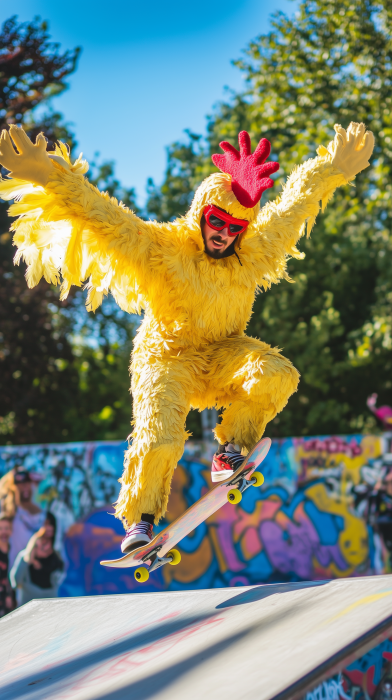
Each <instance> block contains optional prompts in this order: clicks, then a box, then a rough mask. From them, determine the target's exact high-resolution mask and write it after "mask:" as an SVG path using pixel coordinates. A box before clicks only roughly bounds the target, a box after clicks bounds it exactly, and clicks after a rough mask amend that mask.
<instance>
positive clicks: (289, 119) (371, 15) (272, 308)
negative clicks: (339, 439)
mask: <svg viewBox="0 0 392 700" xmlns="http://www.w3.org/2000/svg"><path fill="white" fill-rule="evenodd" d="M272 27H273V28H272V31H271V32H269V33H268V34H265V35H262V36H259V37H258V38H256V39H255V40H254V41H252V42H251V44H250V45H249V46H248V48H247V50H246V53H245V56H244V58H242V59H241V60H240V61H237V65H238V67H239V69H240V70H241V71H242V72H243V75H244V77H245V78H246V80H247V90H246V92H245V93H244V94H238V95H234V96H233V98H232V99H231V100H230V101H229V102H227V103H225V104H222V105H220V106H219V107H218V108H217V109H216V110H215V112H214V113H213V115H212V116H211V117H210V119H209V123H208V131H207V138H206V141H205V143H204V146H203V145H202V146H201V147H200V146H199V147H198V150H197V149H195V147H194V144H195V140H194V139H193V141H192V142H190V143H188V144H185V145H184V147H183V150H181V144H175V146H174V147H173V148H172V149H169V166H168V168H167V176H166V180H165V182H164V184H163V186H162V188H161V193H160V197H161V201H162V203H164V210H165V211H169V210H170V206H171V205H170V203H171V202H173V203H174V204H178V208H177V211H176V213H177V214H182V213H183V212H184V208H185V206H183V204H184V205H185V202H188V201H189V198H190V197H191V192H192V190H193V189H194V188H195V187H196V185H197V184H198V183H199V182H200V181H201V179H202V178H203V177H204V176H205V175H206V174H208V173H209V172H212V170H213V166H212V164H211V161H210V156H211V154H212V153H214V152H219V150H218V148H219V146H218V145H219V141H221V140H222V139H227V140H231V141H232V142H233V143H234V142H235V140H236V137H237V134H238V131H239V130H241V129H247V130H248V131H249V132H250V134H251V136H252V140H253V143H256V142H257V140H258V139H260V138H261V137H262V136H265V137H267V138H268V139H269V140H270V141H271V143H272V154H271V158H273V159H274V160H275V159H278V160H279V162H280V164H281V169H280V171H279V172H278V174H277V175H278V177H277V181H276V186H275V187H274V189H273V191H272V192H271V191H270V193H268V195H267V196H270V197H275V196H276V194H277V193H278V192H279V189H280V186H281V184H282V182H283V180H284V178H285V177H286V176H287V175H288V174H289V173H290V171H291V170H292V168H293V167H294V165H296V164H297V163H300V162H301V161H303V160H305V159H307V158H309V157H313V156H315V155H316V147H317V145H318V144H320V143H323V144H325V145H327V144H328V142H329V140H330V139H331V138H332V137H333V135H334V132H333V125H334V123H336V122H338V123H341V124H343V125H344V126H348V123H349V122H350V121H351V120H353V121H363V122H365V123H366V125H367V127H368V128H369V129H371V130H372V131H373V132H374V134H375V136H376V150H375V154H374V156H373V159H372V163H371V167H370V168H368V169H367V170H366V171H365V172H363V173H361V174H360V175H359V176H358V177H357V178H356V181H355V186H354V187H349V186H347V187H345V188H343V189H341V190H339V191H338V192H337V193H336V194H335V197H334V199H333V201H332V202H331V203H330V204H329V207H328V209H327V211H326V212H325V214H324V215H322V216H320V217H319V218H318V222H317V225H316V226H315V228H314V230H313V232H312V237H311V238H310V239H308V240H305V241H303V242H302V243H301V249H302V250H303V251H304V253H305V254H306V258H305V259H304V260H302V261H297V260H291V261H290V263H289V272H290V275H291V277H292V279H293V282H294V284H289V283H287V282H285V281H283V282H281V283H280V284H279V285H277V286H274V287H273V288H272V289H271V290H270V291H268V292H267V294H262V295H260V296H259V297H258V298H257V300H256V303H255V306H254V313H253V316H252V319H251V321H250V324H249V327H248V331H247V332H248V333H249V334H250V335H254V336H258V337H259V338H261V339H262V340H264V341H266V342H268V343H270V344H271V345H275V346H279V347H280V348H283V352H284V354H285V355H286V356H287V357H289V358H290V359H291V360H292V361H293V363H294V364H295V365H296V367H297V368H298V369H299V371H300V372H301V375H302V379H301V383H300V387H299V391H298V393H297V394H296V395H295V396H294V397H292V398H291V399H290V401H289V404H288V406H287V407H286V409H284V411H283V413H282V414H281V415H280V416H278V417H277V418H276V419H275V421H274V422H273V424H272V425H271V426H270V427H269V434H271V435H276V436H280V435H299V434H311V433H313V434H315V433H316V434H317V433H331V432H332V433H333V432H335V433H339V432H340V433H344V432H353V431H358V430H366V429H370V428H373V429H374V423H373V419H372V417H371V416H370V415H368V412H367V409H366V397H367V396H368V395H369V394H370V393H371V392H373V391H377V392H378V393H379V395H380V399H381V401H382V402H387V403H388V402H389V403H391V402H392V381H391V368H392V340H391V325H392V313H391V301H392V279H391V275H390V265H391V225H392V208H391V188H392V184H391V158H392V116H391V114H392V112H391V101H392V92H391V81H392V62H391V59H392V40H391V36H392V7H391V5H390V3H389V2H388V1H387V0H381V1H380V2H378V1H377V2H376V1H375V0H358V1H357V2H355V3H354V2H352V0H303V2H302V3H301V4H300V6H299V12H298V13H297V14H296V15H295V17H294V18H292V19H291V18H288V17H287V16H285V15H284V14H283V13H277V14H275V16H274V19H273V22H272ZM186 148H188V149H191V157H190V158H188V162H187V163H183V162H182V153H184V154H185V153H186ZM178 161H179V162H178ZM189 165H190V166H191V172H190V173H189V174H188V173H187V174H186V175H185V177H184V179H183V195H182V198H183V199H182V201H181V202H178V198H177V192H178V191H179V190H180V189H181V184H180V183H179V182H178V179H177V180H175V179H173V176H172V173H173V171H175V172H177V173H181V171H182V170H183V171H185V172H186V168H187V167H189ZM186 186H187V187H188V199H187V197H186V191H185V190H186ZM158 195H159V193H158V191H157V189H156V190H155V192H154V198H155V201H154V209H155V211H159V205H158V204H157V200H158V199H159V196H158ZM263 197H265V195H263ZM264 201H265V200H264Z"/></svg>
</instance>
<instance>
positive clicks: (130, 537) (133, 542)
mask: <svg viewBox="0 0 392 700" xmlns="http://www.w3.org/2000/svg"><path fill="white" fill-rule="evenodd" d="M151 540H152V524H151V523H147V522H146V521H145V520H141V521H140V523H135V524H134V525H132V527H130V528H129V530H128V531H127V534H126V535H125V537H124V539H123V541H122V542H121V551H122V553H123V554H128V552H132V550H133V549H137V548H138V547H142V545H144V544H148V543H149V542H151Z"/></svg>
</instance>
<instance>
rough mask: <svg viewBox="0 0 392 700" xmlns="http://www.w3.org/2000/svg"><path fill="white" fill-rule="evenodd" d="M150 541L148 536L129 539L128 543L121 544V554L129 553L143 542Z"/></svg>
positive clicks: (147, 542)
mask: <svg viewBox="0 0 392 700" xmlns="http://www.w3.org/2000/svg"><path fill="white" fill-rule="evenodd" d="M150 542H151V540H150V538H149V537H143V538H142V537H138V538H137V539H134V540H130V542H129V543H128V544H122V545H121V551H122V553H123V554H129V552H132V550H133V549H137V548H138V547H141V546H142V545H143V544H149V543H150Z"/></svg>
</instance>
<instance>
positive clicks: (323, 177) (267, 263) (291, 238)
mask: <svg viewBox="0 0 392 700" xmlns="http://www.w3.org/2000/svg"><path fill="white" fill-rule="evenodd" d="M335 131H336V136H335V139H334V141H332V142H331V143H330V144H329V146H328V149H326V148H324V147H323V146H320V147H319V149H318V151H317V152H318V154H319V155H318V156H317V158H312V159H310V160H307V161H306V162H305V163H303V164H302V165H300V166H298V167H297V168H295V170H294V171H293V173H292V174H291V175H290V177H289V178H288V180H287V182H286V184H285V186H284V188H283V192H282V194H281V196H280V197H278V198H277V199H276V200H275V201H274V202H268V203H267V204H266V205H265V206H264V207H263V208H262V209H261V210H260V212H259V214H258V216H257V218H256V221H255V222H254V223H253V224H251V225H250V226H249V227H248V230H249V239H250V242H252V239H253V246H254V248H255V255H256V258H257V263H256V266H257V267H258V268H259V273H261V274H262V276H263V282H261V285H262V286H269V284H271V282H277V281H278V280H279V279H280V278H281V277H287V273H286V263H287V258H288V257H293V258H302V257H303V253H300V252H299V251H298V249H297V247H296V244H297V242H298V240H299V238H301V236H303V235H304V234H305V232H306V234H307V236H309V235H310V232H311V230H312V227H313V225H314V223H315V220H316V216H317V214H318V213H319V211H320V209H321V210H322V211H324V209H325V207H326V206H327V203H328V202H329V200H330V199H331V198H332V196H333V193H334V191H335V189H336V188H337V187H341V186H342V185H345V184H347V182H350V181H352V180H353V179H354V177H355V175H356V174H357V173H358V172H360V171H361V170H363V169H364V168H366V167H367V166H368V165H369V162H368V161H369V158H370V156H371V153H372V151H373V146H374V139H373V134H372V133H371V132H366V133H365V127H364V125H363V124H353V123H352V124H350V126H349V128H348V130H347V132H346V131H345V130H344V129H343V128H342V127H340V126H339V125H335ZM253 246H252V247H253Z"/></svg>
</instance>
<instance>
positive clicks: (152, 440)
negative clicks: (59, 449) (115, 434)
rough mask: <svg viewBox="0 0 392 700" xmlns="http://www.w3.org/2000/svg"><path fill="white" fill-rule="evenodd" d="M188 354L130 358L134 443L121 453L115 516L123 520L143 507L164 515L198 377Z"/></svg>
mask: <svg viewBox="0 0 392 700" xmlns="http://www.w3.org/2000/svg"><path fill="white" fill-rule="evenodd" d="M188 360H189V358H186V357H182V358H181V359H179V358H174V359H173V358H171V357H168V358H166V357H160V356H158V357H154V356H153V355H151V354H150V355H149V354H147V353H144V354H143V352H139V353H138V354H134V356H133V360H132V365H131V369H132V394H133V416H134V420H133V424H134V426H135V428H134V431H133V433H132V444H131V445H130V447H129V449H128V450H127V452H126V454H125V463H124V473H123V476H122V479H121V484H122V486H121V491H120V495H119V497H118V501H117V503H116V517H117V518H120V519H122V520H123V522H124V524H125V525H132V524H133V523H135V522H138V521H139V520H140V518H141V514H142V513H151V514H154V515H155V522H156V523H157V522H158V521H159V519H160V518H161V517H162V516H163V515H164V513H165V510H166V507H167V501H168V497H169V493H170V484H171V480H172V476H173V472H174V469H175V467H176V466H177V463H178V461H179V460H180V459H181V457H182V453H183V450H184V442H185V440H186V438H187V437H188V434H187V432H186V431H185V418H186V416H187V413H188V411H189V407H190V398H189V397H190V394H191V391H192V387H193V386H195V382H196V381H197V380H196V378H195V372H194V369H195V367H194V364H193V363H192V362H190V361H188Z"/></svg>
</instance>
